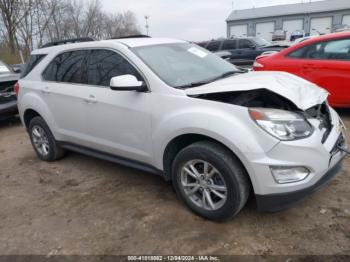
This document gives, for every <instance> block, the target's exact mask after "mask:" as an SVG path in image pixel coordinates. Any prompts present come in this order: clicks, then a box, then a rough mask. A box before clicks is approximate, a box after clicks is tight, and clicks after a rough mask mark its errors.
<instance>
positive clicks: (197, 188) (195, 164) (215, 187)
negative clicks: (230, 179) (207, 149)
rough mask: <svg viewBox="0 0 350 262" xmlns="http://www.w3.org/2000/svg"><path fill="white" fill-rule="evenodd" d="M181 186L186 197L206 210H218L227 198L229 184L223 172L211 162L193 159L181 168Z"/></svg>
mask: <svg viewBox="0 0 350 262" xmlns="http://www.w3.org/2000/svg"><path fill="white" fill-rule="evenodd" d="M181 186H182V188H183V190H184V192H185V195H186V197H187V198H188V199H189V200H190V201H191V202H192V203H194V204H195V205H197V206H199V207H201V208H203V209H205V210H211V211H213V210H218V209H220V208H221V207H222V206H223V205H224V204H225V203H226V200H227V186H226V183H225V180H224V178H223V176H222V175H221V173H220V172H219V171H218V170H217V169H216V168H215V167H214V166H213V165H212V164H210V163H209V162H207V161H204V160H191V161H189V162H187V163H186V164H185V165H184V166H183V167H182V169H181Z"/></svg>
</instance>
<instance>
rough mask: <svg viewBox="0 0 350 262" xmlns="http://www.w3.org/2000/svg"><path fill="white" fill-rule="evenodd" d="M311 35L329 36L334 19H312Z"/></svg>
mask: <svg viewBox="0 0 350 262" xmlns="http://www.w3.org/2000/svg"><path fill="white" fill-rule="evenodd" d="M310 25H311V26H310V28H311V32H310V35H318V34H329V33H331V31H332V17H321V18H311V22H310Z"/></svg>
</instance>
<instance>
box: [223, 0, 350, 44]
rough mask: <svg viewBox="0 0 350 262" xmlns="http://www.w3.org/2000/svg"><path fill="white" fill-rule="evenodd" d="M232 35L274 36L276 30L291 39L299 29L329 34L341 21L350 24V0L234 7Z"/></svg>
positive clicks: (230, 21)
mask: <svg viewBox="0 0 350 262" xmlns="http://www.w3.org/2000/svg"><path fill="white" fill-rule="evenodd" d="M226 22H227V36H228V37H245V36H260V37H263V38H265V39H266V40H271V39H272V35H273V33H274V32H275V31H276V30H284V31H286V34H287V39H289V37H290V34H291V33H292V32H294V31H296V30H304V31H305V33H306V34H310V35H315V34H326V33H330V32H333V31H335V29H336V28H337V27H339V26H341V25H348V26H349V27H350V0H327V1H317V2H304V3H298V4H289V5H278V6H269V7H262V8H252V9H244V10H234V11H232V13H231V14H230V16H229V17H228V18H227V20H226Z"/></svg>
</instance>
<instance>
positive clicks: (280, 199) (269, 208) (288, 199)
mask: <svg viewBox="0 0 350 262" xmlns="http://www.w3.org/2000/svg"><path fill="white" fill-rule="evenodd" d="M342 160H343V158H342V159H340V161H339V162H338V163H337V164H335V165H334V166H333V167H332V168H331V169H329V170H328V172H327V173H325V174H324V175H323V176H322V177H321V179H320V180H319V181H317V183H315V184H314V185H313V186H310V187H308V188H304V189H301V190H298V191H294V192H288V193H280V194H271V195H255V197H256V202H257V206H258V210H259V211H262V212H278V211H282V210H285V209H288V208H290V207H292V206H293V205H295V204H296V203H297V202H299V201H300V200H302V199H303V198H305V197H306V196H307V195H309V194H311V193H313V192H315V191H317V190H318V189H320V188H321V187H323V186H324V185H326V184H327V183H328V182H329V181H330V180H331V179H332V178H333V177H334V176H335V175H336V174H338V173H339V171H340V170H341V166H342V164H341V162H342Z"/></svg>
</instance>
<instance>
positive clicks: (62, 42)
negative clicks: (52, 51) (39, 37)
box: [41, 37, 95, 48]
mask: <svg viewBox="0 0 350 262" xmlns="http://www.w3.org/2000/svg"><path fill="white" fill-rule="evenodd" d="M92 41H95V39H93V38H91V37H81V38H72V39H66V40H60V41H54V42H51V43H47V44H44V45H42V46H41V48H45V47H51V46H57V45H65V44H74V43H81V42H92Z"/></svg>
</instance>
